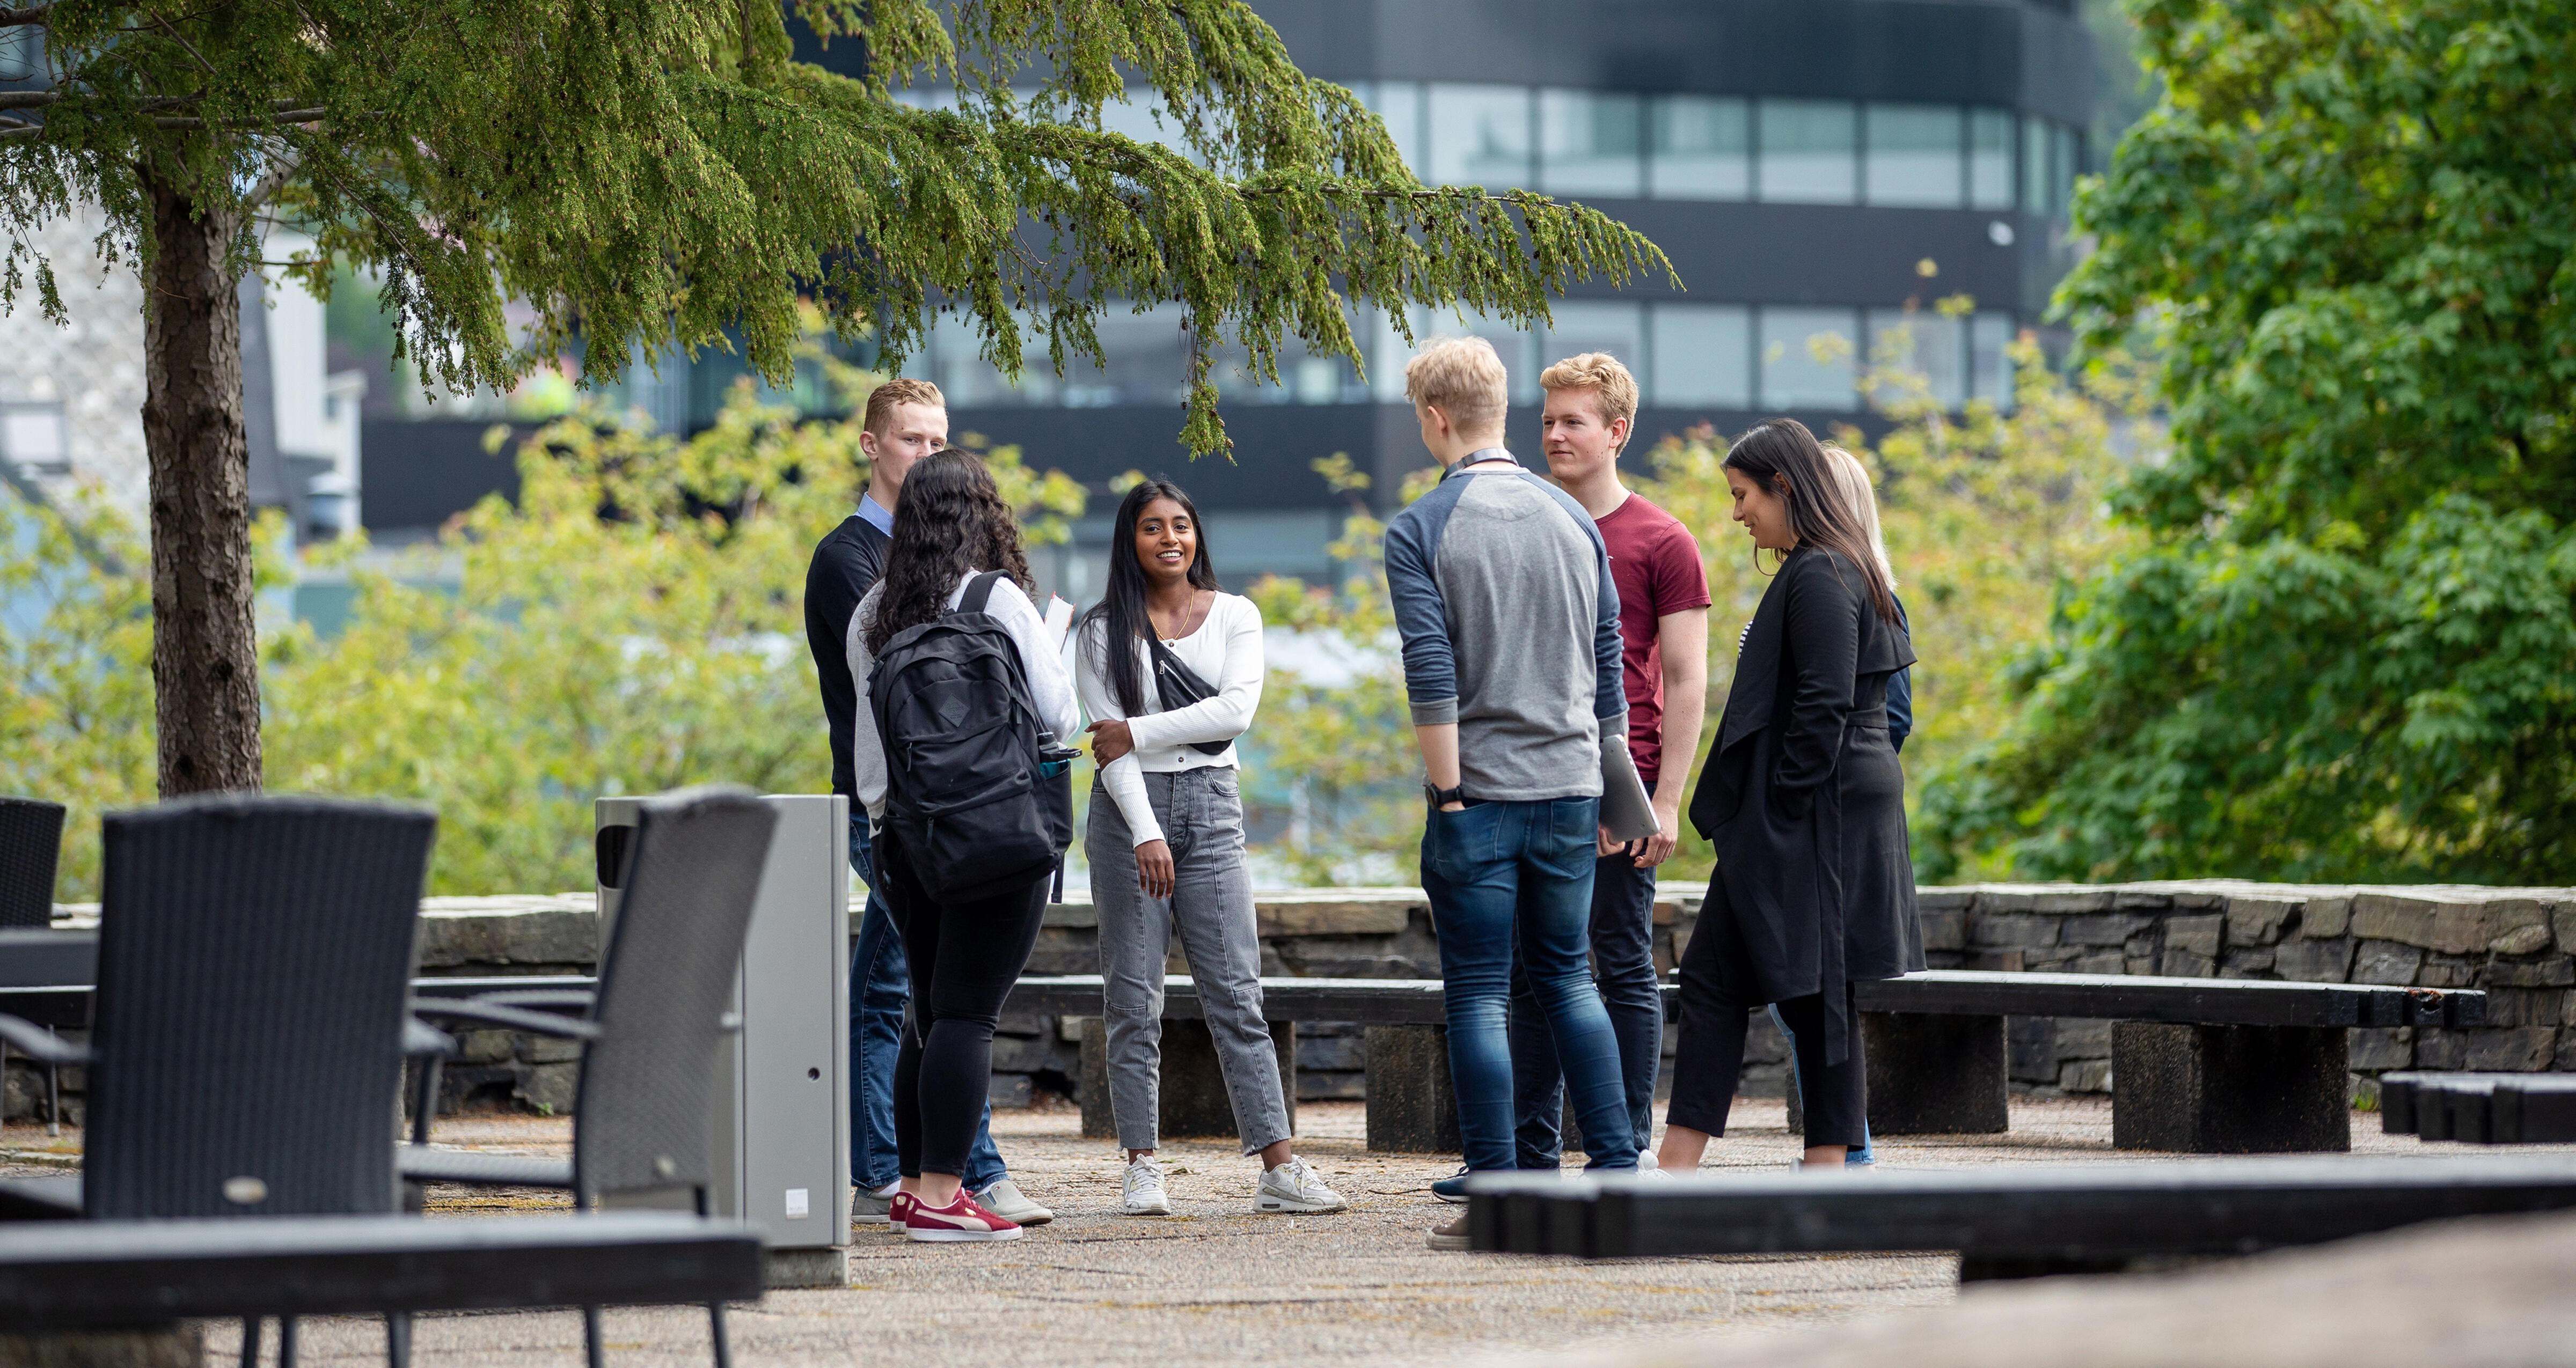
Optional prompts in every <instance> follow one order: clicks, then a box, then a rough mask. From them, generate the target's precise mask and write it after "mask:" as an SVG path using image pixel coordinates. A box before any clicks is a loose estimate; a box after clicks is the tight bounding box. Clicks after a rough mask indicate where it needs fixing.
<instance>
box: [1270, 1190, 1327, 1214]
mask: <svg viewBox="0 0 2576 1368" xmlns="http://www.w3.org/2000/svg"><path fill="white" fill-rule="evenodd" d="M1350 1206H1351V1204H1350V1203H1349V1202H1348V1201H1340V1202H1329V1203H1327V1202H1309V1201H1305V1200H1303V1199H1301V1198H1296V1197H1278V1196H1273V1195H1272V1194H1270V1193H1267V1192H1265V1193H1263V1194H1261V1195H1260V1196H1259V1197H1257V1198H1255V1199H1253V1203H1252V1209H1253V1210H1255V1211H1270V1212H1279V1213H1283V1214H1287V1215H1292V1216H1308V1215H1311V1216H1320V1215H1324V1214H1326V1213H1328V1212H1335V1211H1348V1210H1350Z"/></svg>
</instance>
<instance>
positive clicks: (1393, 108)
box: [1357, 81, 1437, 184]
mask: <svg viewBox="0 0 2576 1368" xmlns="http://www.w3.org/2000/svg"><path fill="white" fill-rule="evenodd" d="M1357 89H1358V93H1359V97H1360V101H1361V103H1363V104H1366V105H1367V106H1368V107H1369V112H1371V113H1373V114H1375V115H1377V117H1378V121H1379V122H1381V123H1383V124H1385V125H1386V135H1387V136H1388V137H1389V138H1392V139H1394V141H1395V150H1396V151H1398V152H1400V153H1402V154H1404V165H1405V167H1406V169H1408V170H1410V171H1412V172H1413V174H1414V176H1415V177H1417V178H1418V179H1420V180H1422V181H1424V182H1426V183H1434V184H1436V183H1437V182H1436V181H1435V180H1434V178H1433V177H1432V175H1431V162H1430V160H1429V159H1428V158H1426V157H1425V156H1424V155H1423V137H1422V118H1423V99H1422V86H1421V85H1420V83H1418V82H1414V81H1378V82H1374V83H1372V84H1368V85H1363V86H1360V87H1358V88H1357Z"/></svg>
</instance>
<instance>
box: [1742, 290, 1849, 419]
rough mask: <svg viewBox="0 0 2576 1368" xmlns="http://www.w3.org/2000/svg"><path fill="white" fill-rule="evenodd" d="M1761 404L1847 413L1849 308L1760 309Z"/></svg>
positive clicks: (1774, 407)
mask: <svg viewBox="0 0 2576 1368" xmlns="http://www.w3.org/2000/svg"><path fill="white" fill-rule="evenodd" d="M1761 318H1762V405H1761V406H1762V407H1764V408H1767V409H1824V410H1827V411H1831V412H1837V413H1840V412H1848V411H1849V410H1852V409H1855V408H1858V407H1859V406H1860V394H1859V391H1858V390H1857V389H1855V388H1854V384H1855V381H1854V366H1853V356H1852V337H1853V334H1854V333H1856V332H1857V331H1858V328H1857V326H1856V320H1855V319H1854V317H1853V314H1852V311H1851V310H1849V309H1771V308H1766V309H1764V310H1762V314H1761Z"/></svg>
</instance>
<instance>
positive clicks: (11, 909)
mask: <svg viewBox="0 0 2576 1368" xmlns="http://www.w3.org/2000/svg"><path fill="white" fill-rule="evenodd" d="M62 853H63V805H62V804H60V803H48V802H46V801H45V800H44V799H42V798H0V927H39V928H41V927H45V926H49V925H51V924H52V923H53V920H54V865H55V863H56V862H57V861H58V860H60V859H61V858H62Z"/></svg>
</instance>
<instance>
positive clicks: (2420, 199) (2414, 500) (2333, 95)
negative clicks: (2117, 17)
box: [1927, 0, 2576, 883]
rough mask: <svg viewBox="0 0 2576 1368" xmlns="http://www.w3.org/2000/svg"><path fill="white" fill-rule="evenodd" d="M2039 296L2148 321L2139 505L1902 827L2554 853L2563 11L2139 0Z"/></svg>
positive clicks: (2088, 845)
mask: <svg viewBox="0 0 2576 1368" xmlns="http://www.w3.org/2000/svg"><path fill="white" fill-rule="evenodd" d="M2133 12H2134V13H2135V14H2136V15H2137V16H2138V19H2139V21H2140V28H2141V32H2142V36H2143V40H2144V46H2145V52H2146V56H2147V61H2148V63H2149V65H2150V66H2151V67H2152V68H2153V69H2154V70H2155V71H2156V72H2157V73H2158V74H2160V75H2161V76H2162V78H2163V80H2164V81H2165V83H2166V95H2165V98H2164V101H2163V103H2162V104H2160V105H2159V107H2158V108H2157V110H2156V111H2155V112H2154V114H2152V115H2151V116H2150V117H2149V118H2148V119H2147V120H2146V121H2145V122H2144V123H2143V124H2141V125H2140V126H2139V127H2138V128H2137V130H2136V131H2135V132H2133V133H2132V134H2131V135H2130V137H2129V138H2128V140H2127V141H2126V142H2124V143H2123V144H2122V145H2121V147H2120V149H2119V152H2118V155H2117V157H2116V159H2115V162H2114V165H2113V167H2112V170H2111V172H2110V174H2109V176H2108V177H2107V178H2105V179H2104V180H2102V181H2100V182H2099V183H2096V184H2093V185H2090V186H2088V187H2087V188H2086V190H2085V191H2084V192H2083V194H2082V196H2081V197H2080V200H2079V204H2078V210H2077V212H2078V218H2079V222H2080V224H2081V226H2082V227H2084V228H2085V229H2086V230H2087V231H2089V232H2091V233H2093V234H2095V235H2096V236H2097V238H2098V242H2099V247H2098V250H2097V251H2096V252H2095V253H2094V255H2093V256H2092V257H2091V258H2090V259H2089V260H2088V261H2087V262H2086V263H2085V264H2084V265H2083V266H2082V267H2081V268H2080V269H2079V270H2078V271H2077V272H2076V274H2075V275H2074V276H2072V277H2071V278H2070V279H2069V281H2068V282H2067V284H2066V286H2065V287H2064V290H2063V293H2062V296H2061V298H2062V300H2063V302H2064V303H2065V305H2066V306H2067V307H2068V308H2070V309H2071V310H2072V311H2073V314H2074V317H2075V319H2076V321H2077V323H2078V324H2079V326H2080V327H2081V329H2082V331H2083V334H2084V336H2085V337H2086V339H2087V340H2088V342H2089V343H2090V344H2091V345H2092V346H2094V347H2097V348H2098V347H2100V346H2102V345H2104V344H2106V343H2109V342H2111V341H2113V340H2115V339H2117V338H2119V337H2120V336H2122V335H2123V334H2125V333H2126V332H2127V331H2128V330H2129V329H2130V328H2131V327H2132V326H2133V325H2134V324H2136V323H2137V322H2139V321H2142V320H2143V321H2144V322H2146V323H2147V324H2148V325H2149V326H2150V328H2151V330H2152V331H2153V333H2154V334H2155V338H2156V342H2157V344H2158V347H2159V350H2160V353H2161V355H2162V356H2163V358H2164V359H2165V364H2166V370H2165V374H2164V381H2163V392H2164V394H2165V396H2166V397H2167V398H2168V399H2169V400H2170V402H2171V405H2172V415H2173V429H2174V439H2175V440H2174V450H2173V452H2172V455H2171V459H2170V460H2168V461H2166V462H2164V463H2162V464H2160V465H2149V466H2145V467H2142V468H2141V469H2139V470H2138V471H2137V472H2136V473H2135V475H2134V476H2133V477H2132V478H2131V479H2130V480H2128V481H2127V482H2126V484H2125V485H2124V486H2123V488H2121V489H2120V490H2119V491H2118V492H2117V494H2116V505H2117V507H2118V508H2119V510H2120V511H2121V512H2122V513H2123V514H2124V515H2125V517H2126V518H2127V519H2129V520H2130V521H2132V522H2134V523H2135V524H2136V525H2137V526H2138V527H2139V528H2140V529H2142V530H2143V532H2144V533H2145V534H2146V535H2147V537H2148V538H2149V539H2150V541H2149V543H2148V544H2147V545H2144V546H2142V547H2140V548H2138V549H2136V550H2135V551H2133V552H2132V553H2130V554H2127V555H2125V556H2123V557H2122V558H2121V559H2120V560H2119V562H2118V563H2117V564H2115V565H2113V566H2112V567H2110V568H2109V569H2107V570H2106V571H2104V572H2103V573H2102V574H2100V575H2098V576H2095V577H2094V578H2092V579H2091V580H2089V581H2087V582H2086V583H2085V584H2084V585H2083V586H2082V587H2081V588H2080V589H2079V590H2077V591H2075V592H2072V593H2070V594H2068V595H2067V596H2065V597H2064V598H2063V599H2062V600H2061V602H2060V603H2059V605H2058V609H2057V614H2056V618H2055V621H2054V623H2053V626H2052V633H2051V641H2050V644H2049V647H2048V648H2047V650H2046V651H2044V652H2042V653H2040V654H2039V655H2037V656H2035V657H2033V658H2032V659H2031V660H2030V661H2028V662H2027V663H2026V664H2025V666H2024V667H2023V669H2022V671H2021V675H2020V679H2021V682H2022V683H2023V684H2024V685H2025V686H2026V687H2027V688H2028V689H2029V690H2030V694H2029V700H2028V703H2027V706H2026V709H2025V711H2024V713H2023V714H2022V716H2021V717H2020V719H2019V720H2018V721H2017V722H2016V723H2015V724H2014V726H2013V727H2012V728H2011V729H2010V731H2009V732H2008V733H2007V734H2006V735H2005V736H2003V737H2002V738H2000V739H1999V740H1998V741H1997V743H1996V744H1995V745H1994V746H1993V747H1992V748H1991V749H1990V750H1989V751H1988V752H1986V753H1985V754H1983V755H1982V756H1981V757H1979V758H1978V759H1977V761H1976V762H1975V763H1974V764H1972V765H1969V766H1966V767H1964V768H1963V769H1962V770H1961V771H1960V773H1959V774H1958V775H1957V776H1956V785H1955V787H1954V788H1953V789H1951V790H1950V791H1949V792H1948V793H1947V794H1946V796H1945V797H1944V799H1943V801H1942V803H1941V804H1940V805H1939V810H1938V812H1937V813H1936V814H1935V817H1936V820H1935V821H1933V822H1932V823H1930V824H1929V825H1930V826H1931V828H1932V830H1931V831H1930V832H1928V833H1927V839H1929V840H1931V841H1933V842H1935V843H1936V844H1937V845H1938V846H1940V847H1941V848H1942V849H1945V850H1948V851H1951V852H1953V853H1954V854H1955V855H1957V856H1958V857H1961V858H1967V857H1983V858H1985V859H1987V860H1989V861H1990V862H1992V864H1993V866H1994V867H1998V868H2003V869H2009V870H2011V871H2012V872H2014V873H2017V874H2021V875H2025V876H2042V877H2078V878H2107V877H2117V878H2158V877H2181V876H2190V875H2211V874H2226V875H2245V876H2254V877H2264V878H2279V879H2308V880H2364V879H2386V880H2419V879H2435V880H2444V881H2452V880H2457V881H2480V882H2504V883H2563V882H2567V881H2569V880H2570V879H2571V878H2576V836H2571V831H2576V826H2571V818H2576V685H2571V683H2570V681H2571V680H2576V626H2571V602H2576V541H2571V536H2576V532H2571V519H2576V427H2571V424H2570V417H2571V408H2576V11H2571V10H2570V9H2569V8H2568V7H2567V6H2565V5H2561V4H2551V3H2545V2H2543V0H2434V2H2433V3H2403V4H2400V3H2394V2H2393V0H2391V2H2388V3H2382V2H2381V0H2317V2H2315V3H2304V4H2272V3H2253V2H2252V0H2246V2H2245V3H2219V2H2218V0H2145V2H2143V3H2138V4H2136V5H2134V7H2133Z"/></svg>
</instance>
